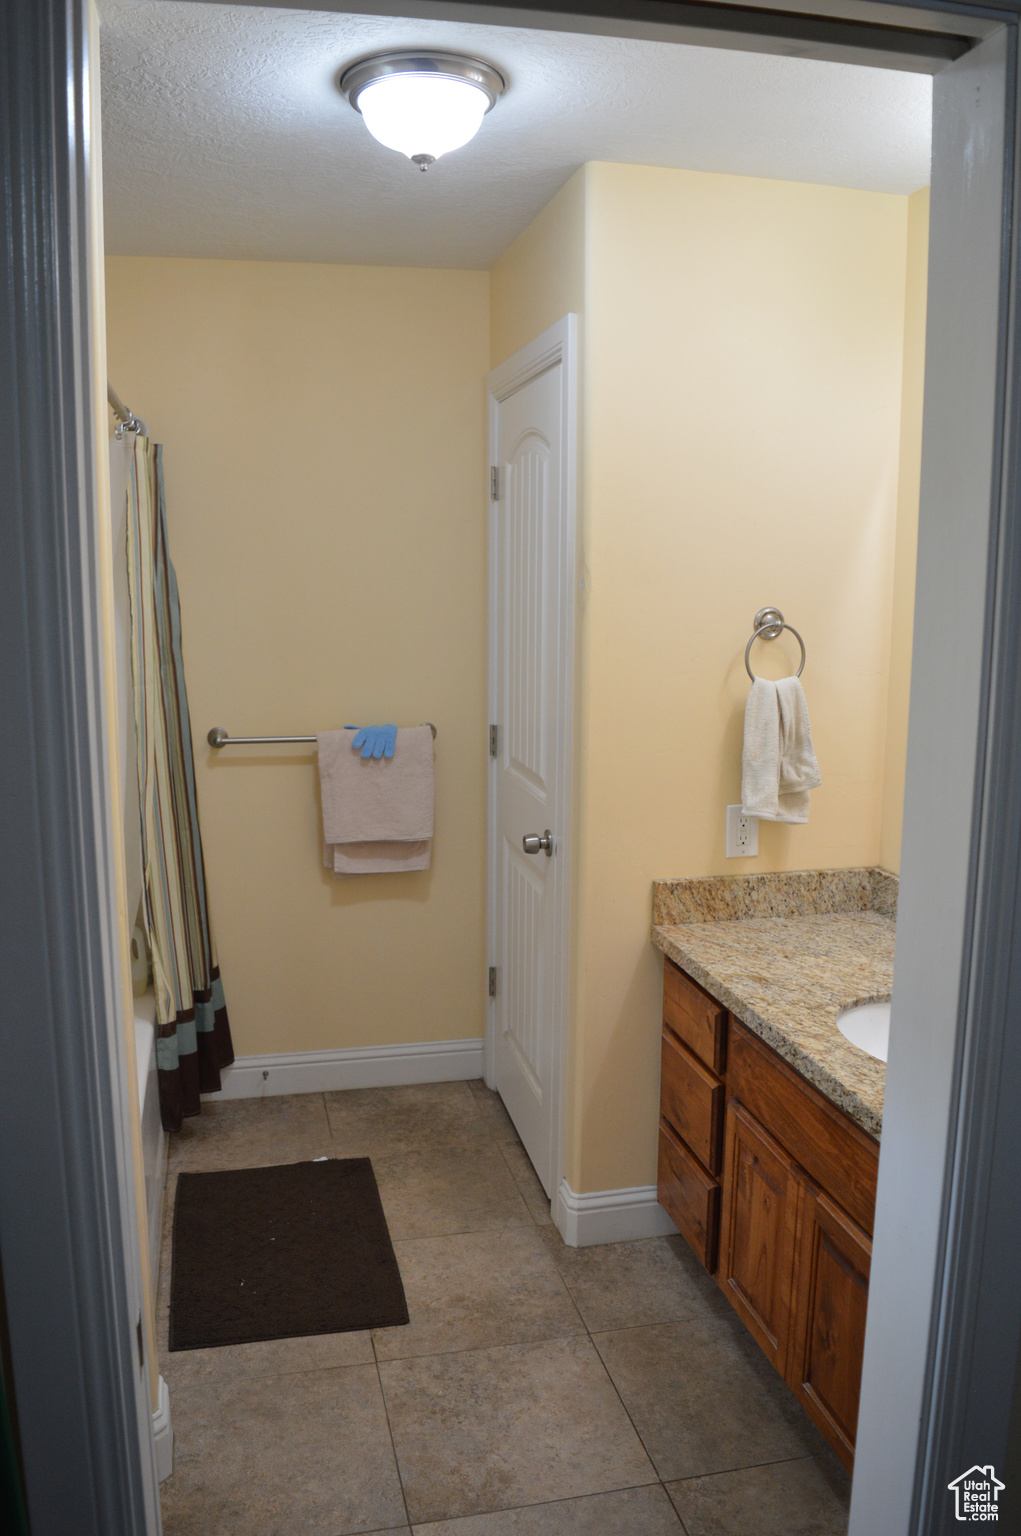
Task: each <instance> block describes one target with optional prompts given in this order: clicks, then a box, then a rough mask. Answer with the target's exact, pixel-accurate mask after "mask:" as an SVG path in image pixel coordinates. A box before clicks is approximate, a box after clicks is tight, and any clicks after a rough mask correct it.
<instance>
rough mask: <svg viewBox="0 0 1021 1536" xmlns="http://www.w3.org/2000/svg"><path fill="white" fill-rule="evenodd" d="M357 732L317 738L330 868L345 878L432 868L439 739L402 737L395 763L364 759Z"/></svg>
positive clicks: (420, 728) (414, 733) (424, 730)
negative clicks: (354, 743) (435, 741)
mask: <svg viewBox="0 0 1021 1536" xmlns="http://www.w3.org/2000/svg"><path fill="white" fill-rule="evenodd" d="M353 739H354V732H353V731H324V732H322V733H321V734H320V735H319V736H317V737H316V742H317V746H318V752H319V787H320V793H321V796H322V805H323V838H324V842H325V845H326V851H325V860H324V861H325V864H326V867H327V869H332V870H333V872H334V873H335V874H338V875H359V874H365V875H369V874H382V873H385V872H388V871H395V870H408V869H428V868H429V860H430V855H431V852H432V841H431V840H432V835H433V736H432V731H431V730H430V728H429V726H427V725H416V726H413V727H411V728H410V729H408V730H399V731H398V732H397V742H396V745H395V747H394V755H393V757H392V758H389V759H387V758H385V757H381V758H378V759H377V758H371V757H370V758H363V757H362V756H361V753H360V752H355V751H354V749H353V748H352V746H351V742H352V741H353Z"/></svg>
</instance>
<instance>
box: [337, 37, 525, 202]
mask: <svg viewBox="0 0 1021 1536" xmlns="http://www.w3.org/2000/svg"><path fill="white" fill-rule="evenodd" d="M337 87H338V89H339V90H340V92H341V93H342V95H344V96H346V97H347V99H348V101H349V102H350V103H351V105H352V106H353V107H354V109H355V111H356V112H360V113H361V115H362V118H363V119H364V122H365V126H366V128H368V130H369V132H370V133H371V134H372V136H373V138H375V139H378V140H379V142H380V144H385V145H386V147H387V149H396V150H397V151H398V153H399V154H402V155H407V157H408V159H409V160H412V161H414V163H415V164H416V165H417V166H418V168H419V170H421V171H424V170H427V169H428V167H429V166H430V165H432V163H433V161H434V160H438V159H439V157H440V156H441V155H445V154H448V153H449V151H450V150H452V149H460V147H461V145H462V144H467V143H468V140H469V139H471V138H474V136H475V135H476V134H477V133H478V131H479V128H480V127H481V124H482V119H483V118H484V117H485V115H486V113H487V112H488V111H489V109H490V108H491V107H492V106H494V105H495V104H496V102H497V101H498V100H499V99H500V97H501V96H502V95H503V93H504V91H505V90H506V88H507V82H506V80H505V79H504V77H503V75H501V73H500V71H499V70H498V69H495V68H494V67H493V65H492V64H487V63H486V62H485V60H484V59H472V58H469V57H468V56H467V55H465V54H463V53H447V52H446V50H445V49H442V48H409V49H403V50H400V51H397V52H393V53H376V54H373V55H372V56H371V57H370V58H367V59H360V60H358V62H357V63H354V64H349V65H348V67H347V68H346V69H345V70H344V71H343V73H342V74H341V75H340V77H339V79H338V80H337Z"/></svg>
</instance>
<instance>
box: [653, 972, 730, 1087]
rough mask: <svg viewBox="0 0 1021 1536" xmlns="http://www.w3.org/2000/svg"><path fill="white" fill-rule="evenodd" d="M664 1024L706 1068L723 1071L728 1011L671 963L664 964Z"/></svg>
mask: <svg viewBox="0 0 1021 1536" xmlns="http://www.w3.org/2000/svg"><path fill="white" fill-rule="evenodd" d="M663 1023H664V1024H665V1025H666V1026H667V1028H668V1029H671V1030H673V1032H674V1034H675V1035H676V1036H677V1038H678V1039H679V1040H683V1041H684V1044H685V1045H686V1046H687V1047H688V1049H689V1050H690V1051H694V1053H695V1055H696V1056H697V1057H698V1058H699V1060H700V1061H704V1062H705V1064H706V1066H707V1067H712V1069H713V1071H714V1072H722V1071H723V1063H724V1053H725V1051H726V1042H727V1027H726V1026H727V1010H726V1009H725V1008H721V1007H720V1005H719V1003H718V1002H717V1001H716V1000H715V998H712V997H710V996H709V994H708V992H703V991H702V988H701V987H700V986H698V985H697V984H696V983H695V982H693V981H692V980H691V978H690V977H689V976H685V974H684V972H683V971H682V970H680V969H679V967H678V966H676V965H674V963H673V961H672V960H664V962H663Z"/></svg>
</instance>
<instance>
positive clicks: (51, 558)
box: [0, 0, 1021, 1536]
mask: <svg viewBox="0 0 1021 1536" xmlns="http://www.w3.org/2000/svg"><path fill="white" fill-rule="evenodd" d="M285 3H286V0H285ZM292 3H293V4H294V5H295V7H296V8H301V9H306V8H307V5H304V4H302V5H300V6H299V4H298V0H292ZM318 8H319V9H321V10H331V9H332V10H341V9H344V8H345V7H343V6H341V5H322V4H321V5H320V6H319V7H318ZM358 8H359V9H360V10H376V11H377V12H383V13H387V14H389V13H390V12H391V7H390V6H383V5H379V4H376V5H372V4H369V5H359V7H358ZM1018 9H1019V8H1018V6H1016V5H1011V6H996V7H990V6H978V5H968V4H957V5H950V4H946V3H941V0H930V3H919V0H915V3H913V4H912V5H910V6H898V5H893V4H881V3H878V0H816V3H812V0H787V3H785V4H784V6H783V13H782V14H781V13H780V12H779V11H774V10H773V9H772V8H771V7H769V6H766V5H756V4H755V3H751V4H748V5H746V6H745V7H744V8H741V9H739V8H735V7H728V8H727V9H726V10H725V11H724V10H720V11H718V12H714V8H713V6H712V5H711V4H708V5H707V4H698V5H685V4H672V3H671V0H638V3H631V4H628V3H626V0H575V3H574V4H573V8H571V7H567V8H565V10H563V11H561V12H558V13H550V12H542V11H539V10H533V9H530V8H529V7H527V6H518V7H514V8H511V7H502V6H499V5H485V4H474V5H443V4H438V3H431V0H429V3H423V0H402V4H401V5H400V7H399V10H400V14H402V15H404V16H409V15H412V16H413V15H421V16H439V17H445V18H447V19H452V20H464V21H486V22H489V23H504V24H508V25H531V26H536V27H546V28H554V29H557V30H572V29H577V30H583V31H606V32H610V33H614V34H616V35H625V36H661V37H668V38H670V37H672V38H676V39H677V40H678V41H687V42H696V41H697V42H700V43H703V44H704V43H707V42H710V43H712V44H714V45H719V46H729V47H734V46H739V47H745V48H755V49H759V50H763V51H778V52H792V53H797V54H799V55H809V56H816V57H829V58H837V59H847V60H857V61H860V59H861V56H862V52H863V50H864V53H865V54H866V55H867V56H868V57H869V58H870V59H871V60H872V61H874V62H877V63H882V64H885V65H887V66H894V67H895V66H897V65H905V66H907V67H912V68H917V69H926V70H929V71H931V72H932V73H933V74H934V76H935V82H934V163H933V198H932V237H931V243H930V288H929V329H928V344H927V364H926V422H925V431H924V445H923V490H922V508H921V518H920V535H919V577H918V588H917V599H916V616H915V652H914V654H915V665H914V669H913V675H912V691H911V722H910V732H909V745H908V793H907V797H906V802H905V824H904V848H903V862H902V880H901V899H900V916H899V920H898V945H897V963H896V974H895V982H894V997H895V1008H896V1015H897V1030H896V1033H895V1036H894V1045H893V1049H892V1053H891V1060H890V1063H889V1068H888V1075H887V1095H886V1110H885V1121H884V1137H883V1147H882V1156H881V1163H880V1186H879V1199H878V1205H877V1216H876V1242H875V1254H874V1262H873V1271H872V1292H871V1296H872V1305H871V1307H870V1312H869V1323H868V1331H867V1338H866V1355H865V1371H864V1380H863V1389H862V1418H861V1428H860V1444H859V1455H858V1465H857V1473H856V1478H855V1486H854V1495H853V1502H852V1514H851V1536H873V1533H875V1532H883V1533H884V1536H900V1533H905V1536H908V1533H911V1536H916V1533H917V1536H932V1533H941V1532H944V1531H949V1530H951V1529H952V1526H953V1508H952V1501H951V1499H950V1498H949V1496H948V1494H947V1492H946V1484H947V1482H948V1481H949V1480H950V1479H952V1478H953V1477H955V1476H956V1475H957V1474H958V1473H959V1472H961V1471H964V1470H966V1469H967V1468H968V1467H969V1466H971V1465H972V1464H974V1463H978V1464H980V1465H989V1464H990V1463H992V1464H993V1465H995V1466H996V1468H997V1470H998V1471H999V1472H1000V1476H1001V1478H1002V1479H1004V1480H1005V1481H1006V1482H1007V1490H1006V1492H1005V1495H1004V1508H1003V1519H1004V1522H1005V1523H1006V1524H1007V1525H1008V1527H1010V1528H1018V1526H1019V1525H1021V1516H1019V1514H1018V1513H1017V1511H1018V1510H1021V1493H1018V1494H1016V1495H1015V1498H1014V1499H1013V1500H1012V1497H1011V1496H1012V1493H1013V1492H1014V1489H1015V1488H1018V1487H1019V1483H1018V1482H1017V1481H1015V1482H1014V1483H1013V1485H1012V1483H1011V1477H1012V1476H1013V1475H1014V1474H1016V1476H1017V1478H1018V1479H1021V1457H1019V1458H1018V1461H1017V1462H1015V1460H1013V1459H1012V1457H1013V1455H1014V1453H1015V1449H1016V1437H1015V1438H1014V1440H1013V1441H1012V1439H1011V1433H1010V1430H1011V1410H1012V1404H1013V1402H1014V1395H1015V1382H1016V1376H1017V1370H1016V1367H1017V1360H1018V1343H1019V1339H1021V1287H1019V1286H1018V1285H1017V1284H1016V1279H1015V1277H1016V1275H1017V1274H1018V1272H1019V1268H1021V1202H1019V1201H1018V1200H1017V1197H1016V1185H1017V1181H1018V1177H1019V1176H1021V1116H1019V1115H1018V1114H1017V1111H1016V1106H1017V1104H1018V1102H1019V1097H1018V1096H1019V1091H1021V997H1019V996H1018V995H1017V991H1018V985H1019V983H1018V976H1017V967H1016V966H1015V964H1014V959H1015V953H1016V951H1017V949H1018V936H1019V933H1021V927H1019V922H1018V916H1017V913H1018V895H1019V886H1021V879H1019V873H1021V783H1019V779H1021V769H1019V765H1021V671H1019V669H1018V668H1017V666H1016V664H1015V658H1017V657H1018V656H1019V655H1021V538H1019V536H1018V501H1019V495H1018V476H1017V467H1016V466H1017V465H1018V462H1019V448H1021V444H1019V441H1018V438H1019V428H1021V411H1019V409H1018V406H1017V404H1016V401H1017V398H1018V379H1017V357H1018V347H1017V333H1018V317H1017V306H1016V302H1015V299H1016V292H1017V249H1016V247H1017V238H1016V229H1015V222H1014V220H1015V215H1014V208H1015V205H1016V203H1015V181H1016V163H1017V157H1016V153H1015V147H1016V144H1017V139H1018V109H1017V99H1016V75H1017V50H1018V29H1017V20H1018ZM0 17H2V19H0V44H2V46H0V72H2V88H0V111H2V113H3V118H2V120H3V125H4V133H3V138H2V153H3V156H4V187H5V198H4V203H3V217H4V221H5V234H6V236H7V238H6V239H5V241H4V245H3V258H2V259H3V261H4V263H5V267H6V273H5V276H6V279H7V281H6V282H5V284H4V292H5V294H6V296H7V299H6V303H5V305H4V308H3V319H2V320H0V325H2V327H3V332H2V344H0V378H2V383H3V399H4V402H5V409H4V411H3V412H0V485H2V487H3V491H2V494H3V497H4V507H3V516H2V517H0V647H2V656H3V666H2V667H0V699H2V707H0V744H2V757H0V761H3V763H4V784H3V794H2V795H0V846H2V848H3V859H2V860H0V954H2V960H3V975H4V978H5V986H4V1002H5V1008H4V1025H3V1067H4V1070H3V1072H2V1073H0V1146H2V1148H3V1155H2V1157H0V1265H2V1273H3V1284H4V1289H5V1299H6V1308H7V1314H8V1319H9V1326H10V1342H11V1357H12V1360H13V1366H14V1375H15V1381H14V1388H15V1399H16V1409H17V1415H18V1427H19V1433H20V1443H21V1451H22V1457H23V1461H24V1467H25V1476H26V1484H27V1491H28V1499H29V1508H30V1517H31V1521H32V1529H33V1533H34V1536H63V1533H64V1532H66V1531H68V1530H72V1529H73V1530H75V1531H76V1532H81V1533H85V1536H92V1533H95V1536H100V1533H102V1536H120V1533H125V1536H126V1533H141V1532H143V1531H144V1532H154V1531H156V1530H157V1529H158V1519H159V1516H158V1507H157V1501H156V1498H155V1481H154V1471H153V1468H152V1465H151V1455H149V1454H148V1452H147V1450H146V1434H147V1428H148V1426H147V1424H146V1423H145V1422H144V1412H143V1410H142V1409H140V1406H139V1404H140V1402H143V1398H142V1397H140V1392H139V1370H138V1360H137V1358H136V1355H135V1349H136V1344H135V1333H134V1319H133V1315H132V1307H133V1301H132V1296H131V1283H130V1272H129V1270H130V1267H129V1264H128V1261H127V1258H126V1254H127V1253H128V1252H129V1251H130V1245H131V1243H132V1242H133V1241H134V1239H135V1234H134V1232H133V1230H132V1222H133V1209H132V1206H131V1202H130V1200H129V1198H128V1193H129V1189H130V1168H129V1164H128V1152H127V1149H126V1147H125V1145H124V1143H123V1137H122V1134H121V1130H120V1122H119V1118H118V1114H117V1106H116V1090H117V1077H118V1072H119V1070H120V1069H121V1063H120V1061H119V1056H118V1047H117V1037H118V1026H117V1019H118V1017H119V999H118V995H117V989H118V981H117V963H116V944H115V929H114V924H113V908H112V899H111V886H112V881H111V869H112V837H111V827H110V822H109V807H108V804H107V799H106V779H105V772H106V764H105V745H104V742H105V735H104V729H103V722H104V710H105V701H104V698H103V687H102V671H101V665H100V652H99V641H98V619H97V613H96V604H95V592H96V585H95V572H96V559H97V555H96V544H95V531H94V517H95V496H94V474H95V466H94V464H93V462H92V450H91V446H90V445H91V442H92V422H91V403H90V398H89V388H88V374H89V366H88V364H89V346H90V336H89V318H88V303H87V294H88V284H87V250H88V243H87V238H86V236H87V229H86V223H85V220H86V213H85V209H86V206H87V200H86V198H85V190H86V187H87V177H88V169H89V168H88V140H87V132H86V129H85V124H86V123H87V114H86V112H85V102H86V100H87V92H88V89H89V83H90V82H89V60H88V57H87V50H86V44H85V28H84V5H83V3H82V0H62V3H58V0H8V3H7V4H6V5H5V6H4V7H3V8H2V12H0ZM926 34H929V36H926ZM932 34H936V36H933V35H932ZM973 44H977V46H972V45H973ZM69 82H70V84H71V89H70V90H69V89H68V83H69ZM143 1406H144V1403H143ZM1001 1468H1002V1469H1004V1470H1000V1469H1001ZM1004 1471H1007V1473H1008V1475H1007V1476H1006V1477H1004Z"/></svg>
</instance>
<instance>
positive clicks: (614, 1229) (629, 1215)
mask: <svg viewBox="0 0 1021 1536" xmlns="http://www.w3.org/2000/svg"><path fill="white" fill-rule="evenodd" d="M553 1219H554V1220H555V1222H556V1224H557V1230H558V1231H559V1233H560V1235H561V1237H562V1238H563V1240H564V1242H565V1243H566V1244H567V1246H568V1247H569V1248H590V1247H592V1246H593V1245H594V1244H595V1243H626V1242H634V1241H635V1240H636V1239H638V1238H642V1237H669V1236H670V1235H671V1234H672V1233H675V1232H676V1231H677V1228H676V1227H675V1226H674V1224H673V1222H672V1221H671V1220H670V1217H669V1216H668V1215H667V1213H666V1211H665V1210H664V1209H663V1207H662V1206H661V1205H660V1203H659V1201H658V1200H657V1199H656V1186H655V1184H639V1185H637V1186H636V1188H634V1189H599V1190H596V1191H595V1192H594V1193H592V1194H589V1195H576V1194H575V1192H574V1190H573V1189H572V1188H571V1186H570V1184H568V1182H567V1180H566V1179H562V1180H561V1183H560V1188H559V1189H558V1191H557V1199H556V1210H555V1211H554V1218H553Z"/></svg>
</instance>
